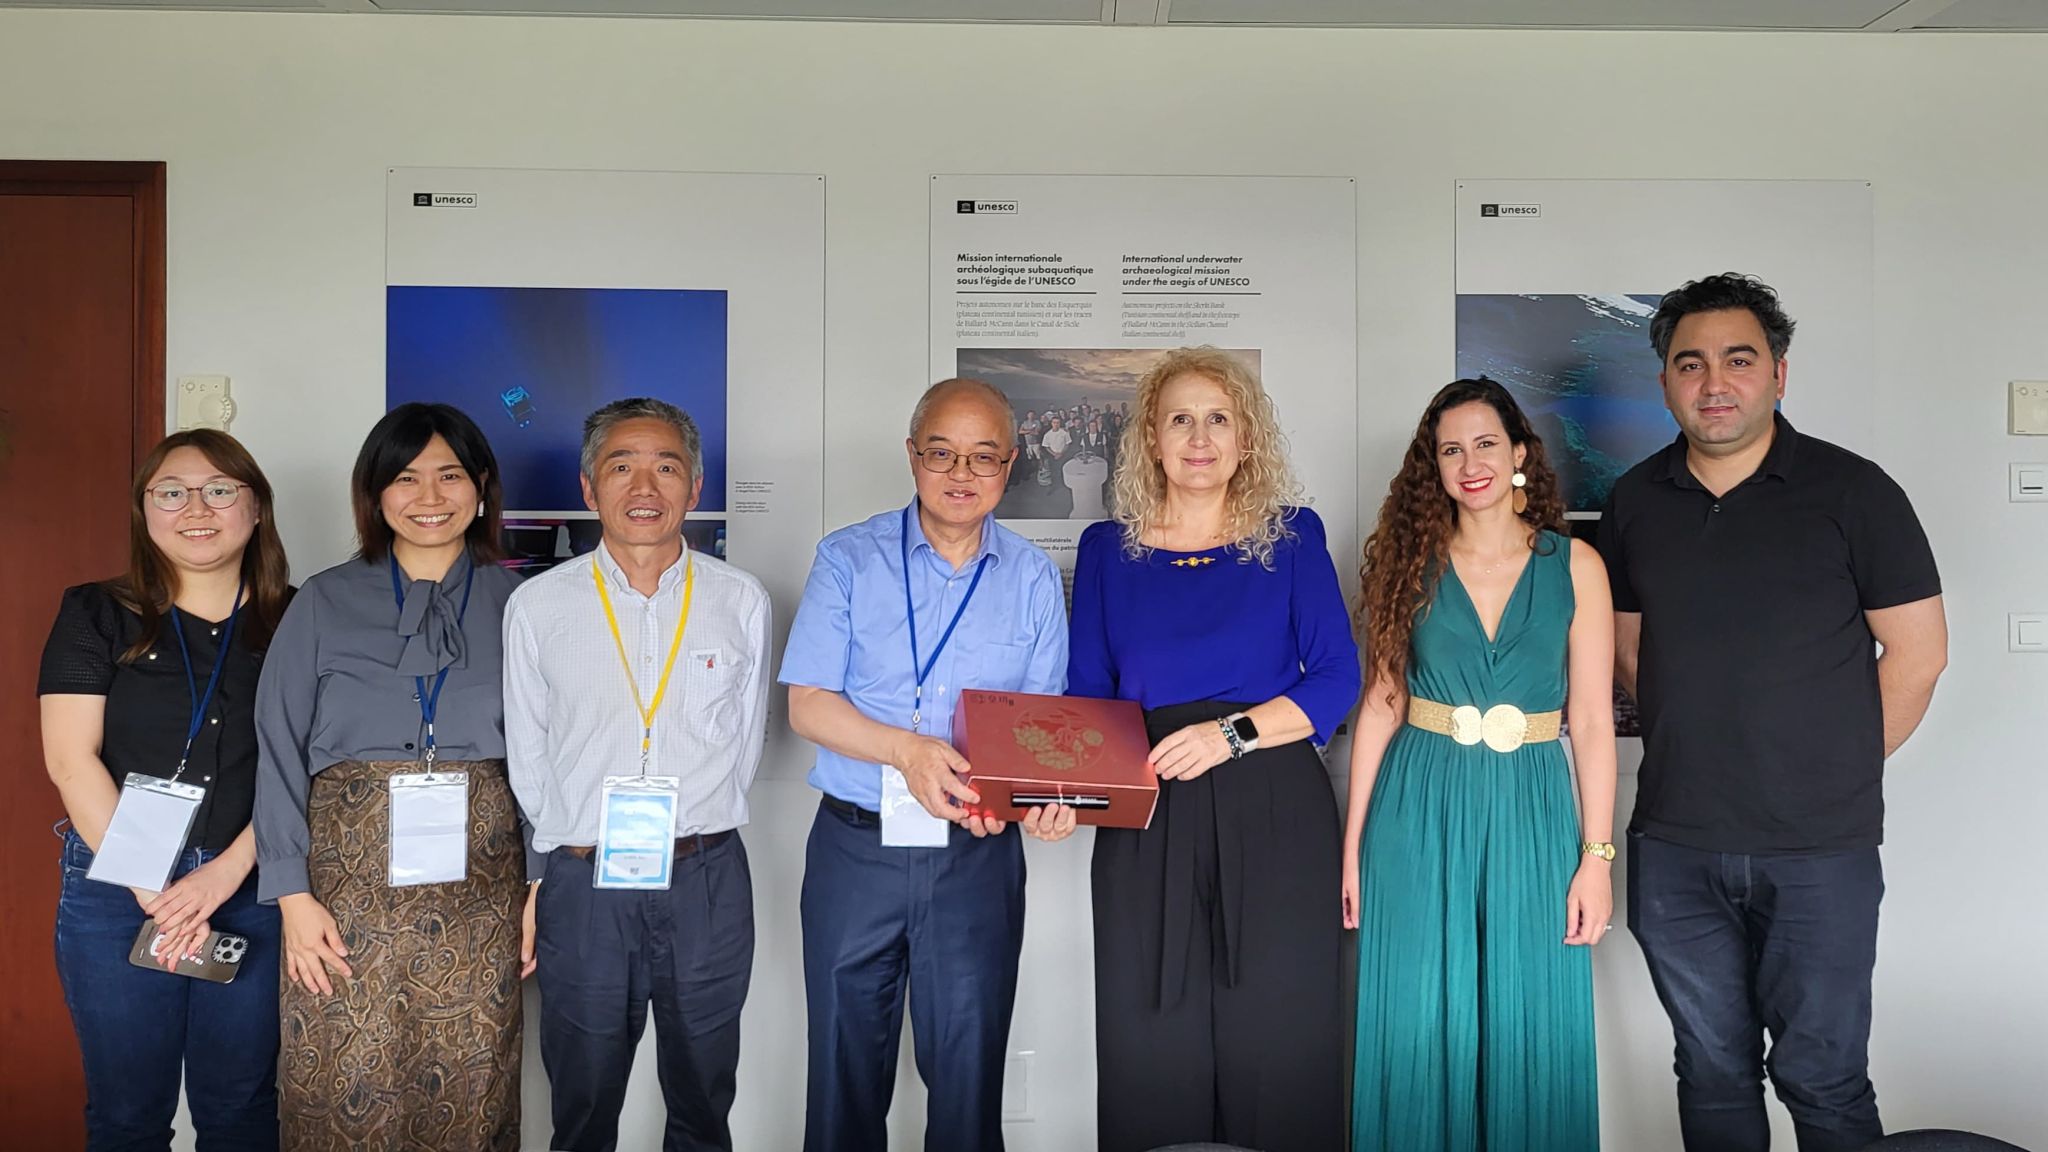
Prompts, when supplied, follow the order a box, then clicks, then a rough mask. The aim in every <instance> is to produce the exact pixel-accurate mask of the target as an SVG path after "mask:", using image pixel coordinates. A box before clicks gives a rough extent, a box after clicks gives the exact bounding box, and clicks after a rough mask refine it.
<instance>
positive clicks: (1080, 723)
mask: <svg viewBox="0 0 2048 1152" xmlns="http://www.w3.org/2000/svg"><path fill="white" fill-rule="evenodd" d="M1010 735H1011V737H1012V738H1013V739H1015V740H1016V742H1017V750H1018V751H1020V752H1022V753H1024V754H1025V755H1027V756H1029V757H1031V759H1032V761H1033V762H1034V763H1036V764H1037V765H1038V766H1039V767H1041V768H1050V769H1052V770H1054V771H1056V772H1072V771H1073V770H1074V769H1076V768H1079V767H1081V766H1082V765H1084V764H1088V763H1091V762H1093V761H1094V760H1095V758H1096V757H1098V756H1100V755H1101V754H1102V745H1103V742H1104V737H1103V735H1102V730H1101V729H1099V728H1096V727H1094V726H1093V725H1091V724H1090V723H1089V722H1088V718H1087V717H1086V716H1084V715H1083V714H1081V713H1080V712H1079V711H1076V710H1075V709H1073V708H1069V707H1066V706H1065V705H1061V704H1049V705H1046V706H1045V707H1042V708H1033V709H1031V710H1030V711H1028V712H1026V713H1024V714H1023V715H1022V716H1020V717H1018V718H1017V724H1016V725H1015V726H1014V727H1012V728H1011V729H1010Z"/></svg>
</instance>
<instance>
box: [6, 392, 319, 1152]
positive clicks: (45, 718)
mask: <svg viewBox="0 0 2048 1152" xmlns="http://www.w3.org/2000/svg"><path fill="white" fill-rule="evenodd" d="M129 526H130V531H129V537H130V544H129V570H128V572H127V574H126V575H124V576H118V577H115V578H114V579H111V580H107V581H104V582H101V583H97V584H82V585H79V586H78V587H76V588H72V589H70V590H68V591H66V592H65V593H64V600H63V605H62V607H61V608H59V610H58V613H57V621H56V624H55V626H54V627H52V629H51V631H50V639H49V643H48V644H47V646H46V647H45V648H44V650H43V663H42V671H41V675H40V677H39V680H38V686H37V692H38V694H39V695H40V696H41V698H42V726H43V752H44V759H45V761H46V763H47V765H48V767H49V772H50V778H51V779H52V780H53V781H55V782H56V785H57V789H58V792H59V793H60V794H61V795H62V797H63V801H64V810H65V813H66V814H67V816H68V818H69V819H68V823H69V825H70V827H69V829H68V830H66V831H65V832H64V833H63V839H64V847H63V893H62V896H61V898H60V899H59V902H58V905H57V972H58V975H59V977H60V978H61V979H62V981H63V985H64V999H65V1002H66V1004H67V1005H68V1006H69V1007H70V1009H71V1019H72V1023H73V1026H74V1027H75V1028H76V1029H77V1032H78V1046H79V1049H80V1052H81V1054H82V1055H83V1057H84V1060H85V1083H86V1106H85V1117H86V1147H87V1148H88V1149H92V1150H95V1152H97V1150H100V1149H124V1150H125V1149H148V1148H160V1149H169V1148H170V1146H171V1120H172V1117H173V1116H174V1115H176V1113H177V1109H178V1086H179V1083H180V1081H181V1080H182V1082H183V1084H184V1086H185V1096H186V1101H187V1103H188V1104H189V1105H190V1108H191V1116H192V1124H193V1127H194V1128H195V1129H197V1133H198V1138H199V1145H200V1147H203V1148H207V1149H217V1150H223V1152H225V1150H250V1149H266V1150H267V1149H275V1148H276V1147H277V1146H278V1145H277V1096H276V1091H275V1084H276V1079H275V1069H276V1062H277V981H278V937H279V928H278V916H277V911H276V909H274V908H268V907H264V906H263V905H261V904H258V903H257V901H256V879H255V875H254V871H255V866H256V844H255V837H254V834H253V833H252V832H251V831H250V815H251V809H252V805H253V803H254V798H255V780H256V730H255V711H254V707H255V699H256V681H257V674H258V671H259V670H260V668H261V666H262V659H263V652H264V649H265V648H266V647H267V646H268V644H269V642H270V636H271V633H272V631H273V630H274V629H275V628H276V626H277V623H278V620H279V619H280V618H281V617H282V616H283V614H284V608H285V602H286V601H287V600H288V599H289V597H290V595H291V589H290V586H289V584H288V582H287V580H288V569H287V568H286V565H285V556H284V546H283V544H282V543H281V542H280V541H279V539H278V534H277V528H276V525H275V523H274V519H273V517H272V515H271V497H270V483H269V481H267V480H265V479H264V476H263V472H262V470H261V469H259V468H258V467H257V466H256V461H255V460H254V459H252V458H251V457H250V456H249V453H248V451H247V450H246V449H244V448H243V447H242V446H241V444H239V443H237V442H236V441H235V439H234V438H233V437H231V436H229V435H227V434H226V433H224V432H215V431H211V430H206V429H201V430H196V431H191V432H180V433H178V434H176V435H174V436H171V437H169V438H167V439H166V440H164V441H163V443H161V444H159V445H157V447H156V448H155V450H153V451H152V452H150V454H149V456H148V457H147V458H146V459H144V461H143V463H142V467H141V468H140V469H139V470H138V471H137V473H136V477H135V487H134V493H133V499H132V502H131V504H130V506H129ZM181 767H182V771H180V769H181ZM131 773H132V774H138V775H140V776H146V777H157V778H164V779H168V778H172V777H177V778H178V779H179V781H180V782H181V783H183V784H189V785H193V786H195V787H197V788H199V789H201V790H202V796H201V798H200V800H199V803H198V808H197V812H196V814H195V815H194V817H193V819H192V822H191V829H190V832H189V834H188V836H187V838H186V840H185V842H184V845H183V848H182V850H181V851H179V852H178V854H177V859H176V862H175V864H174V865H173V867H172V870H171V873H170V878H169V883H168V885H167V886H165V887H164V888H163V889H162V890H161V891H160V892H158V891H151V890H147V889H131V888H125V887H122V886H120V885H118V884H112V883H103V882H101V881H98V880H94V879H91V878H89V877H88V875H87V872H88V870H89V869H91V867H92V864H93V860H94V855H95V853H96V852H98V851H99V850H100V849H101V847H102V844H103V838H104V837H105V836H106V833H107V828H108V824H109V822H110V821H111V820H112V819H113V817H114V811H115V806H116V805H117V804H118V803H119V802H120V799H121V795H122V790H123V788H124V787H125V786H126V784H125V782H127V781H128V780H129V777H130V774H131ZM59 827H60V828H61V827H63V825H59ZM145 920H154V921H155V931H154V932H153V933H152V939H151V943H152V944H153V945H154V950H155V954H156V956H157V957H158V962H159V964H161V965H162V966H163V967H164V968H166V969H170V970H167V971H157V970H153V969H148V968H142V967H138V966H135V965H132V964H130V963H129V955H130V953H131V950H132V949H133V948H134V946H135V943H136V940H137V937H138V935H139V934H140V933H141V932H142V930H143V924H144V921H145ZM215 931H218V932H221V933H224V934H229V935H233V936H239V937H242V938H243V939H244V940H246V941H247V942H248V943H247V950H246V951H245V952H243V953H242V954H241V957H240V971H239V973H238V974H237V975H236V977H235V979H234V981H233V982H232V983H226V984H221V983H212V982H209V981H205V980H196V979H189V978H187V977H185V976H182V975H173V974H172V972H173V971H178V972H190V971H192V970H194V969H195V968H196V967H198V963H197V959H196V958H197V956H198V955H199V954H200V950H201V946H202V945H203V944H204V943H205V942H206V940H207V939H208V937H209V936H210V935H211V934H212V933H213V932H215ZM209 958H210V957H209Z"/></svg>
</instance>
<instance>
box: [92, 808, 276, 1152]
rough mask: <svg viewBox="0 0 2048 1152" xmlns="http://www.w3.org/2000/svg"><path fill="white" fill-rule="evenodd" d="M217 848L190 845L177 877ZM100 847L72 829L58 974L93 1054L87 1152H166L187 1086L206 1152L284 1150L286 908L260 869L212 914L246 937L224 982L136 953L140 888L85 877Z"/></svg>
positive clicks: (224, 928) (217, 926)
mask: <svg viewBox="0 0 2048 1152" xmlns="http://www.w3.org/2000/svg"><path fill="white" fill-rule="evenodd" d="M214 855H217V854H216V853H210V852H203V851H199V850H197V849H187V850H186V852H185V854H184V855H183V856H182V857H180V858H179V860H178V866H177V868H176V870H175V871H174V872H173V875H174V876H183V875H185V874H186V873H187V872H190V871H192V870H193V869H195V868H197V867H199V865H201V864H202V863H205V862H206V861H207V860H208V859H211V858H212V857H213V856H214ZM91 866H92V849H90V848H87V847H86V846H85V841H83V840H81V839H79V838H78V834H77V833H75V832H68V831H67V832H66V833H65V834H64V849H63V871H64V887H63V892H62V895H61V896H60V897H59V899H58V902H57V975H58V977H59V978H60V979H61V980H62V981H63V984H64V1003H65V1004H66V1005H67V1006H68V1007H69V1008H70V1009H71V1022H72V1026H73V1027H74V1028H76V1029H77V1031H78V1047H79V1051H80V1052H81V1054H82V1055H83V1056H84V1057H85V1132H86V1137H85V1139H86V1148H87V1149H88V1152H131V1150H132V1152H143V1150H145V1149H146V1150H150V1152H165V1150H167V1149H169V1148H170V1146H171V1120H172V1117H174V1116H176V1115H177V1111H178V1083H179V1080H180V1078H181V1077H182V1078H183V1080H184V1084H185V1099H186V1101H187V1102H188V1103H189V1104H190V1105H191V1112H192V1126H193V1128H195V1129H196V1130H197V1135H198V1148H199V1152H275V1150H276V1148H277V970H278V941H279V937H280V935H281V929H280V926H279V920H278V915H277V909H275V908H266V907H264V906H263V905H260V904H258V903H256V877H255V875H254V874H253V873H252V874H251V875H250V877H249V879H248V881H247V882H245V883H244V884H243V885H242V887H241V890H240V891H238V892H236V893H235V894H234V895H233V896H231V897H229V898H228V900H227V902H226V903H224V904H222V905H221V906H220V907H219V908H218V909H217V910H216V911H215V912H214V914H213V917H212V919H211V920H210V921H209V923H211V924H212V926H213V928H214V930H215V931H219V932H231V933H234V934H235V935H238V936H246V937H248V938H249V951H248V954H247V955H245V956H244V957H243V958H242V966H241V971H240V972H238V973H237V974H236V976H235V978H234V980H233V981H231V982H230V983H227V984H214V983H210V982H208V981H205V980H198V979H194V978H192V977H189V976H173V975H171V974H170V973H168V972H164V971H160V970H157V969H143V968H138V967H136V966H134V965H133V964H130V963H129V962H128V955H129V952H130V951H131V950H132V949H133V948H134V946H135V937H136V934H137V933H139V932H141V931H142V922H143V921H144V920H146V919H148V917H146V916H144V915H143V913H142V907H141V906H140V905H139V904H137V903H136V902H135V894H134V893H132V892H130V891H129V890H128V889H126V888H122V887H120V886H118V885H114V884H103V883H101V882H100V881H97V880H88V879H87V878H86V875H85V873H86V869H88V868H90V867H91Z"/></svg>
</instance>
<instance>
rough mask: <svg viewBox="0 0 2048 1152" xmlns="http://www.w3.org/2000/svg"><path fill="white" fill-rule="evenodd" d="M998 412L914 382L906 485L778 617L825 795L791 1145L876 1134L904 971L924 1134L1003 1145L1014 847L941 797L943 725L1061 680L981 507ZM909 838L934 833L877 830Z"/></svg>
mask: <svg viewBox="0 0 2048 1152" xmlns="http://www.w3.org/2000/svg"><path fill="white" fill-rule="evenodd" d="M1016 427H1017V423H1016V417H1015V415H1014V414H1013V413H1012V412H1011V410H1010V405H1009V401H1008V400H1007V399H1006V398H1005V397H1004V396H1003V394H1002V393H1001V392H998V391H997V390H996V389H995V388H993V387H991V386H989V385H987V384H984V383H981V382H980V381H974V380H945V381H941V382H939V383H938V384H934V385H933V386H932V387H931V388H930V389H929V390H928V391H926V393H925V394H924V397H923V398H922V399H920V400H919V401H918V405H917V409H916V412H915V413H914V414H913V415H912V417H911V422H910V438H909V440H907V441H906V442H905V448H906V450H907V452H908V458H909V464H910V472H911V476H912V478H913V479H914V480H915V481H916V485H917V499H916V500H914V501H913V502H912V503H911V504H910V505H909V506H908V507H906V508H898V509H891V510H889V511H887V512H883V513H881V514H879V515H877V516H874V517H871V518H869V519H867V520H864V521H862V522H861V523H858V524H854V525H851V526H849V527H846V528H842V529H840V530H839V531H837V532H834V533H832V534H831V535H830V536H827V537H826V538H825V539H824V541H823V542H822V543H820V544H819V545H818V557H817V560H816V562H815V563H814V564H813V565H812V566H811V575H810V581H809V583H808V584H807V585H806V586H805V588H804V596H803V601H802V603H801V604H799V605H798V607H797V613H796V620H795V622H794V623H793V624H792V626H791V628H790V634H789V647H788V649H787V650H786V651H785V652H784V653H783V658H782V676H781V678H782V682H783V683H784V684H787V685H789V719H790V726H791V727H793V728H794V729H795V730H796V731H797V733H798V734H799V735H801V736H803V737H804V738H805V739H807V740H810V741H811V742H813V743H815V744H816V745H817V746H818V760H817V764H816V766H815V767H813V768H812V770H811V776H810V780H811V784H812V785H813V786H815V787H816V788H817V789H818V790H819V791H821V792H823V793H824V798H823V800H822V802H821V804H820V806H819V809H818V815H817V819H816V820H815V821H814V822H813V824H812V825H811V837H810V845H809V848H808V851H807V854H806V857H805V868H804V887H803V899H802V916H803V932H804V938H803V941H804V942H803V950H804V990H805V999H806V1001H807V1003H808V1008H809V1012H810V1076H809V1091H808V1095H807V1099H806V1115H805V1124H804V1148H805V1152H867V1150H880V1149H883V1148H886V1147H887V1146H888V1132H887V1126H886V1120H887V1117H888V1113H889V1099H890V1096H891V1094H892V1093H893V1092H894V1090H895V1085H896V1050H897V1043H898V1039H899V1034H900V1030H901V1026H902V1020H903V995H904V987H905V983H906V981H914V982H915V983H916V985H917V989H918V991H917V995H916V996H915V997H913V998H912V1000H911V1003H910V1009H911V1033H912V1039H913V1041H914V1043H915V1046H916V1050H917V1066H918V1071H919V1073H920V1074H921V1075H922V1076H923V1078H924V1081H925V1086H926V1088H927V1089H928V1090H929V1093H930V1105H929V1113H928V1118H927V1122H926V1136H925V1144H926V1147H929V1148H961V1149H967V1148H973V1149H979V1150H990V1149H995V1150H1000V1149H1001V1148H1002V1146H1003V1135H1002V1096H1003V1058H1004V1048H1005V1045H1006V1043H1007V1041H1008V1037H1009V1031H1010V1011H1011V1007H1012V1005H1013V1004H1014V1003H1015V1000H1016V992H1017V957H1018V953H1019V951H1020V949H1021V947H1022V944H1023V938H1024V854H1023V844H1022V842H1021V841H1020V840H1019V839H1018V837H1017V834H1016V833H1015V832H1013V831H1011V830H1010V829H1008V828H1006V827H1005V826H1004V824H1003V823H1002V822H1001V821H998V820H990V819H984V818H983V817H980V816H972V815H968V814H967V811H966V809H965V808H964V807H962V806H963V805H972V804H975V803H977V802H978V801H979V800H980V797H979V796H978V795H976V793H975V792H974V790H973V789H972V788H971V787H969V786H968V784H967V783H966V781H965V779H964V776H965V774H966V772H967V770H968V764H967V761H966V760H965V759H964V758H962V757H961V756H960V754H959V753H958V752H957V751H955V750H954V749H953V747H952V745H951V744H950V743H949V740H950V739H951V737H952V729H953V705H954V702H955V700H956V699H957V697H958V695H959V693H960V692H961V691H962V690H964V689H969V688H981V689H992V690H997V691H1009V692H1036V693H1054V694H1056V693H1059V692H1061V691H1063V690H1064V689H1065V687H1066V670H1067V616H1066V608H1065V598H1064V594H1063V592H1062V591H1061V586H1060V575H1059V571H1058V570H1057V569H1056V568H1055V567H1054V566H1053V563H1052V560H1051V558H1050V557H1048V556H1046V554H1045V553H1044V552H1043V551H1041V550H1039V549H1038V548H1037V547H1035V546H1033V545H1032V544H1031V543H1029V542H1028V541H1026V540H1025V539H1024V538H1023V537H1021V536H1018V535H1017V534H1016V533H1014V532H1011V531H1010V530H1008V529H1006V528H1003V527H1001V526H1000V525H998V524H997V523H996V522H995V518H994V515H993V513H994V511H995V507H996V504H997V502H998V501H999V500H1001V498H1002V495H1003V489H1004V487H1005V486H1006V485H1007V483H1008V481H1009V473H1010V467H1011V465H1012V464H1013V463H1014V462H1015V460H1016V456H1017V448H1016ZM899 774H900V775H899ZM885 781H886V783H885ZM885 788H887V789H888V790H889V791H890V792H891V793H893V795H892V796H887V797H885V795H884V792H885ZM892 798H893V799H894V801H895V803H894V804H893V805H892V804H890V800H891V799H892ZM884 811H888V812H889V813H890V815H889V817H888V818H887V820H886V823H887V824H888V825H889V827H888V828H886V829H885V827H884V824H885V820H884V818H883V817H882V816H881V815H880V813H882V812H884ZM927 814H928V815H927ZM941 821H942V822H943V823H940V822H941ZM1022 827H1023V828H1024V830H1025V831H1026V832H1028V833H1030V834H1031V835H1033V836H1036V837H1038V838H1040V839H1045V840H1059V839H1063V838H1065V837H1066V836H1068V835H1070V834H1072V832H1073V830H1074V812H1073V809H1071V808H1065V807H1053V808H1047V809H1033V810H1032V811H1031V813H1030V814H1029V816H1028V818H1027V819H1026V820H1024V821H1023V822H1022ZM918 842H922V843H928V844H931V845H933V846H930V847H898V846H894V845H897V844H903V843H918Z"/></svg>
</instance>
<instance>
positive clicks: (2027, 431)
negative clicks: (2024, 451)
mask: <svg viewBox="0 0 2048 1152" xmlns="http://www.w3.org/2000/svg"><path fill="white" fill-rule="evenodd" d="M2011 387H2012V405H2011V407H2010V409H2009V410H2008V423H2007V425H2006V431H2008V432H2010V433H2012V434H2013V435H2014V436H2048V380H2015V381H2013V382H2012V385H2011Z"/></svg>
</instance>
